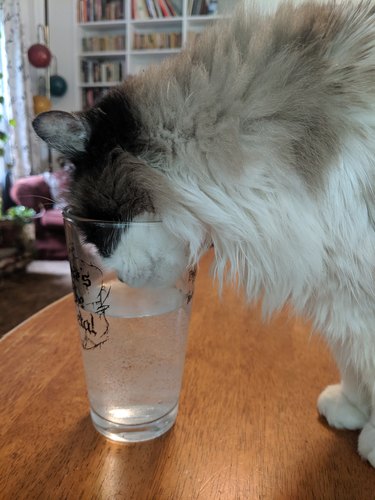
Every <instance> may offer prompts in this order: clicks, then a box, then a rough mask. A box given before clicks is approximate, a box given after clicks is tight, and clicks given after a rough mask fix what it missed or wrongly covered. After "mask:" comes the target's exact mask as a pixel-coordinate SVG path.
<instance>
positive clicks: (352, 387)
mask: <svg viewBox="0 0 375 500" xmlns="http://www.w3.org/2000/svg"><path fill="white" fill-rule="evenodd" d="M318 411H319V413H320V414H321V415H322V416H324V417H325V418H326V420H327V422H328V423H329V425H330V426H331V427H335V428H336V429H350V430H356V429H362V428H363V427H364V426H365V425H366V423H367V422H368V420H369V417H370V408H369V401H368V397H367V394H366V390H365V389H364V387H363V386H362V385H361V383H360V381H359V380H358V376H357V375H356V373H355V371H354V370H353V368H352V367H347V369H346V370H345V372H342V380H341V383H340V384H336V385H329V386H328V387H326V388H325V389H324V391H323V392H322V393H321V394H320V396H319V398H318Z"/></svg>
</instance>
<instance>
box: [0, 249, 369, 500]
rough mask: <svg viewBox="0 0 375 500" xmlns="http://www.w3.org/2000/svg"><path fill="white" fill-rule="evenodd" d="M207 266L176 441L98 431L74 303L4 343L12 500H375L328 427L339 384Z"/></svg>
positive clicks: (298, 330)
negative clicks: (322, 394) (327, 408)
mask: <svg viewBox="0 0 375 500" xmlns="http://www.w3.org/2000/svg"><path fill="white" fill-rule="evenodd" d="M211 257H212V256H211V255H210V254H208V255H207V256H206V257H204V259H203V260H202V263H201V266H200V270H199V273H198V278H197V283H196V294H195V298H194V305H193V315H192V321H191V328H190V337H189V345H188V352H187V357H186V365H185V374H184V382H183V389H182V394H181V401H180V409H179V415H178V417H177V423H176V425H175V426H174V428H173V429H172V430H171V431H170V432H169V433H168V434H166V435H165V436H163V437H162V438H159V439H157V440H154V441H149V442H146V443H143V444H132V445H123V444H117V443H113V442H110V441H107V440H106V439H105V438H103V437H102V436H100V435H99V434H98V433H97V432H96V431H95V430H94V428H93V426H92V424H91V421H90V418H89V413H88V402H87V399H86V393H85V383H84V377H83V368H82V363H81V358H80V348H79V340H78V330H77V327H76V324H75V311H74V305H73V300H72V297H71V296H70V295H69V296H67V297H66V298H63V299H61V300H60V301H58V302H56V303H54V304H53V305H52V306H49V307H48V308H46V309H44V310H43V311H41V312H40V313H38V314H36V315H35V316H33V317H32V318H31V319H29V320H28V321H26V322H24V323H23V324H21V325H20V326H19V327H17V328H16V329H15V330H13V331H12V332H11V333H10V334H8V335H7V336H6V337H5V338H4V339H3V340H2V341H0V355H1V358H0V360H1V366H0V381H1V384H0V412H1V427H0V432H1V435H0V447H1V448H0V450H1V451H0V498H1V500H8V499H12V500H13V499H16V500H19V499H28V500H30V499H34V498H37V499H81V498H83V499H86V498H87V499H131V500H133V499H135V500H138V499H140V500H144V499H146V500H147V499H162V500H164V499H168V500H169V499H170V500H179V499H182V500H185V499H225V500H227V499H228V500H231V499H262V500H281V499H283V500H284V499H285V500H292V499H319V500H320V499H338V500H345V499H348V500H355V499H360V500H362V499H363V500H365V499H369V500H370V499H371V500H373V499H375V470H374V469H372V468H371V467H370V466H369V464H368V463H366V462H363V461H361V459H360V458H359V456H358V455H357V452H356V446H357V433H356V432H349V431H340V432H339V431H334V430H332V429H330V428H329V427H328V426H327V425H326V424H325V423H324V421H322V420H321V419H319V417H318V415H317V412H316V408H315V404H316V398H317V396H318V394H319V391H320V390H321V389H322V388H323V387H324V386H325V385H326V384H328V383H332V382H336V381H337V380H338V374H337V371H336V368H335V366H334V364H333V361H332V360H331V357H330V355H329V353H328V351H327V349H326V347H325V344H324V342H323V341H322V340H321V339H319V337H317V336H311V335H310V331H309V328H308V326H307V325H306V324H304V322H303V321H302V320H300V319H297V318H294V317H293V316H291V315H290V312H289V311H288V310H287V309H285V310H283V311H282V312H281V313H280V314H278V315H277V316H276V317H275V318H273V319H272V321H270V322H268V323H263V322H262V320H261V313H260V308H259V307H258V306H256V307H249V306H246V305H245V304H244V303H243V302H242V301H241V299H240V297H239V296H238V294H237V293H236V292H235V291H234V290H232V289H230V288H226V289H225V290H224V293H223V295H222V298H221V299H220V298H219V297H218V294H217V288H216V286H215V284H214V283H213V282H212V281H211V278H210V277H209V272H208V270H209V266H210V262H211Z"/></svg>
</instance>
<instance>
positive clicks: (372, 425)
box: [358, 373, 375, 467]
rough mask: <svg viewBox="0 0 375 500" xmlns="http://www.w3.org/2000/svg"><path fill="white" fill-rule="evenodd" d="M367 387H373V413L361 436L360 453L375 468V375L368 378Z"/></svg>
mask: <svg viewBox="0 0 375 500" xmlns="http://www.w3.org/2000/svg"><path fill="white" fill-rule="evenodd" d="M367 385H368V387H371V392H372V394H371V396H372V413H371V417H370V419H369V421H368V422H367V423H366V424H365V426H364V427H363V429H362V431H361V433H360V435H359V440H358V452H359V454H360V455H361V457H362V458H364V459H366V460H368V461H369V462H370V464H371V465H372V466H373V467H375V373H373V374H372V377H371V378H370V377H368V379H367Z"/></svg>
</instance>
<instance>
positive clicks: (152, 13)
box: [146, 0, 158, 18]
mask: <svg viewBox="0 0 375 500" xmlns="http://www.w3.org/2000/svg"><path fill="white" fill-rule="evenodd" d="M146 6H147V10H148V14H149V17H151V18H155V17H158V15H157V13H156V9H155V4H154V2H153V0H146Z"/></svg>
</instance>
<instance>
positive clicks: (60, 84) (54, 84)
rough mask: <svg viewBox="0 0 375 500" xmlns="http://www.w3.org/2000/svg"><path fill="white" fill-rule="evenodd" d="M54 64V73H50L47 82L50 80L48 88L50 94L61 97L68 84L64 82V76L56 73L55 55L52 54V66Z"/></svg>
mask: <svg viewBox="0 0 375 500" xmlns="http://www.w3.org/2000/svg"><path fill="white" fill-rule="evenodd" d="M53 66H54V70H53V71H54V74H53V75H51V77H50V79H49V82H50V89H51V95H53V96H54V97H62V96H63V95H64V94H65V92H66V90H67V88H68V85H67V83H66V80H65V78H63V77H62V76H60V75H58V71H57V59H56V56H52V67H53Z"/></svg>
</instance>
